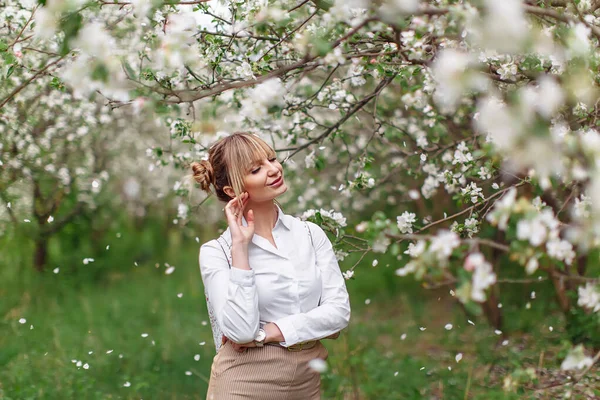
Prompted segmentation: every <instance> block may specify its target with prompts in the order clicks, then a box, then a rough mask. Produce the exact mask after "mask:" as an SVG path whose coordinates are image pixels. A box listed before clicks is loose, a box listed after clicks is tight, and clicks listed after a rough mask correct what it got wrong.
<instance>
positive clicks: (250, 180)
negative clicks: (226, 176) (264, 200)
mask: <svg viewBox="0 0 600 400" xmlns="http://www.w3.org/2000/svg"><path fill="white" fill-rule="evenodd" d="M244 186H245V189H246V191H247V192H252V191H255V190H256V189H257V188H258V187H259V186H262V184H260V179H259V177H258V176H255V175H250V176H248V177H247V178H246V179H245V182H244Z"/></svg>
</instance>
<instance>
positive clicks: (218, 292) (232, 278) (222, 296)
mask: <svg viewBox="0 0 600 400" xmlns="http://www.w3.org/2000/svg"><path fill="white" fill-rule="evenodd" d="M199 258H200V273H201V275H202V282H203V283H204V287H205V289H206V295H207V297H208V299H209V301H210V304H211V305H212V307H213V310H214V313H215V317H216V320H217V323H218V324H219V327H220V328H221V331H222V332H223V334H224V335H225V336H227V338H228V339H230V340H231V341H233V342H235V343H248V342H251V341H253V340H254V338H255V337H256V334H257V333H258V328H259V312H258V295H257V293H256V286H255V278H254V271H252V270H250V271H247V270H243V269H239V268H235V267H231V268H230V267H229V263H228V261H227V258H226V256H225V253H224V252H223V249H222V248H221V246H220V245H219V243H218V242H217V241H216V240H211V241H210V242H207V243H205V244H204V245H202V247H200V257H199Z"/></svg>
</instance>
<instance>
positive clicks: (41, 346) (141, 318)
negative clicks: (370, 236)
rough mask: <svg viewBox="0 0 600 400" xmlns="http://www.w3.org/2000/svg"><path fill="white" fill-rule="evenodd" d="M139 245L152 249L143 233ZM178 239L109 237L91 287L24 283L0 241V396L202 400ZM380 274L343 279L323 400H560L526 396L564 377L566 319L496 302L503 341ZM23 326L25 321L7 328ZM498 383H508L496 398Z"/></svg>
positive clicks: (367, 270) (202, 339)
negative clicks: (344, 322)
mask: <svg viewBox="0 0 600 400" xmlns="http://www.w3.org/2000/svg"><path fill="white" fill-rule="evenodd" d="M137 240H139V241H140V242H143V243H145V246H146V247H148V246H150V247H148V248H151V247H152V246H157V245H156V243H154V242H153V239H152V238H151V237H144V236H143V235H140V236H139V238H137V239H136V241H137ZM178 240H179V239H177V240H175V241H172V240H171V241H168V243H169V246H164V245H163V247H165V250H164V251H162V250H161V252H156V253H153V252H152V251H149V252H147V253H146V254H143V255H140V254H139V253H136V252H134V251H132V250H131V248H129V247H128V246H129V245H127V244H121V245H120V244H119V243H118V241H114V243H111V244H110V249H109V250H106V253H105V255H104V256H102V255H96V259H95V261H94V263H91V264H89V265H90V266H89V271H87V272H90V271H96V273H97V272H98V269H100V270H102V269H106V271H104V272H103V273H100V275H99V276H102V279H100V280H95V283H93V284H92V283H90V282H91V281H89V280H81V279H80V277H79V278H78V277H77V276H76V275H74V274H73V273H69V272H68V271H70V270H69V267H68V265H62V266H61V265H51V266H50V268H49V269H48V270H47V271H46V272H45V273H44V274H42V275H39V274H36V273H31V272H30V271H29V269H27V268H26V261H25V260H21V259H17V258H15V257H16V256H14V255H13V256H9V255H8V253H6V252H5V250H7V249H8V248H10V246H25V244H22V243H10V242H7V239H4V242H3V244H4V246H3V247H2V250H3V252H2V253H0V254H2V257H0V261H1V262H2V263H4V264H5V265H2V270H1V271H0V278H1V279H0V282H1V283H0V298H1V299H2V301H1V302H0V399H11V400H12V399H71V398H73V399H75V398H77V399H203V398H204V393H205V392H206V387H207V377H208V374H209V371H210V364H211V361H212V356H213V355H214V346H213V343H212V336H211V330H210V326H209V323H208V317H207V314H206V308H205V307H206V306H205V301H204V296H203V289H202V284H201V280H200V275H199V271H198V266H197V249H198V244H197V243H196V242H195V241H194V240H193V239H188V240H184V241H183V242H180V241H178ZM153 243H154V244H153ZM55 246H56V244H55ZM131 246H133V244H132V245H131ZM102 248H103V249H104V248H105V247H104V244H103V245H102ZM59 250H61V249H56V248H54V250H53V251H55V252H58V251H59ZM62 251H64V249H62ZM11 257H12V258H11ZM74 257H75V256H74ZM79 262H81V261H79ZM134 262H137V266H135V265H134ZM165 262H168V263H169V265H174V266H175V270H174V272H173V273H171V274H169V275H167V274H165V271H166V268H167V266H166V265H165ZM385 264H386V263H385V262H380V264H379V265H380V266H378V267H377V268H372V267H370V266H369V267H364V268H363V269H359V270H357V279H355V280H351V281H348V288H349V291H350V293H351V300H352V308H353V317H352V322H351V325H350V327H349V328H348V330H347V331H346V332H344V333H343V334H342V336H341V337H340V339H338V340H336V341H326V343H325V344H326V346H327V347H328V348H329V350H330V358H329V370H328V371H327V372H326V373H325V374H324V375H323V398H324V399H382V400H384V399H421V398H427V399H464V398H471V399H522V398H556V396H558V394H557V393H561V394H562V393H564V391H565V387H564V386H559V387H557V388H556V389H554V391H551V390H546V391H544V390H539V391H537V392H535V391H533V390H530V389H524V388H534V387H535V388H539V387H541V386H543V385H546V384H547V383H549V382H554V381H560V380H561V379H562V380H563V381H564V380H566V377H565V376H561V375H560V374H558V373H557V372H556V371H557V366H558V365H559V363H560V360H561V358H560V356H561V355H563V354H564V349H565V348H566V345H565V334H564V329H563V328H562V326H563V325H564V323H563V321H562V319H561V317H560V316H558V314H556V313H554V312H552V309H551V308H548V307H547V304H546V303H545V302H544V301H540V302H535V301H534V302H532V307H531V308H530V309H528V310H526V311H525V310H524V309H523V308H521V307H517V306H514V308H511V307H510V306H508V305H507V306H506V307H505V310H504V311H505V313H506V318H508V319H509V321H510V324H509V325H510V326H511V327H512V334H511V336H509V337H508V338H504V337H501V336H499V335H497V334H495V333H494V330H493V329H491V328H489V327H488V326H487V325H486V324H485V322H484V321H483V320H482V319H477V318H475V317H471V318H473V320H472V323H469V322H468V321H467V319H468V318H467V317H466V316H465V314H464V313H463V312H462V310H461V309H460V308H459V307H457V306H456V304H455V303H454V301H453V299H452V298H451V297H450V296H449V294H448V291H447V290H439V291H436V292H426V291H423V290H421V289H420V288H418V286H417V284H415V283H413V282H412V281H410V279H409V280H400V279H399V278H397V277H395V276H394V275H393V270H394V269H395V268H394V266H393V265H391V266H390V267H388V268H386V267H385ZM92 265H93V267H92ZM365 265H370V262H368V261H366V262H365ZM56 267H58V268H59V270H58V273H54V272H53V269H54V268H56ZM86 282H88V283H86ZM22 318H23V319H25V320H26V322H24V323H21V322H19V320H20V319H22ZM532 321H535V323H533V322H532ZM447 324H452V328H451V329H447ZM448 328H449V326H448ZM504 340H507V342H504V344H503V341H504ZM459 353H460V354H462V359H461V360H460V361H458V362H457V361H456V356H457V354H459ZM86 367H87V368H86ZM528 367H532V368H534V370H535V371H536V374H537V378H536V379H531V378H530V377H529V375H528V372H527V370H526V368H528ZM590 376H591V378H589V379H588V380H586V381H584V382H583V384H580V385H578V386H577V388H576V390H574V391H573V397H572V398H600V392H599V391H598V389H596V388H597V387H600V385H598V382H600V376H599V375H598V371H597V370H595V371H592V373H591V374H590ZM507 377H508V378H507ZM507 379H510V382H512V383H515V382H519V383H520V385H518V386H517V387H514V388H513V390H512V391H508V392H507V391H504V390H503V385H505V384H506V380H507ZM594 379H596V380H594ZM510 382H509V383H510ZM594 390H596V391H595V392H594ZM586 391H587V393H588V394H587V395H586V394H585V393H586ZM594 396H595V397H594Z"/></svg>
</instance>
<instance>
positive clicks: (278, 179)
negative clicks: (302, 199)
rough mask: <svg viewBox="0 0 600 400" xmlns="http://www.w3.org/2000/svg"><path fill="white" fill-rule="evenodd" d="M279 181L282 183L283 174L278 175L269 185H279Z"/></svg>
mask: <svg viewBox="0 0 600 400" xmlns="http://www.w3.org/2000/svg"><path fill="white" fill-rule="evenodd" d="M281 183H283V176H280V177H279V178H277V179H276V180H275V181H273V183H271V184H270V185H269V186H279V185H281Z"/></svg>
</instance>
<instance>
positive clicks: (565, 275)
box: [0, 0, 600, 380]
mask: <svg viewBox="0 0 600 400" xmlns="http://www.w3.org/2000/svg"><path fill="white" fill-rule="evenodd" d="M9 3H11V2H9ZM17 21H18V22H17ZM15 24H16V25H17V26H19V28H15V30H17V31H19V30H21V33H20V36H19V37H20V38H21V39H18V40H16V41H15V42H14V43H8V44H4V45H3V48H4V50H3V51H4V54H5V60H6V59H8V61H5V66H6V67H5V68H6V69H7V70H6V71H5V75H7V74H9V71H10V70H11V68H12V71H16V70H17V69H21V68H23V67H22V66H20V65H19V63H18V61H16V60H11V55H13V57H12V58H15V57H16V53H17V50H16V49H15V46H17V45H19V46H20V47H19V49H18V52H30V51H31V52H34V51H39V50H40V49H42V51H47V50H44V48H45V47H44V46H46V44H45V43H54V47H53V50H52V52H54V54H53V55H52V56H49V58H48V59H47V61H46V62H45V63H42V64H40V65H42V67H39V66H37V68H44V66H47V65H50V64H52V63H53V62H55V64H54V65H56V66H57V72H56V76H57V84H59V85H63V84H64V85H65V86H67V87H70V88H71V89H72V90H73V91H74V92H75V93H78V94H79V95H81V96H91V95H93V94H94V93H96V94H97V96H96V97H97V98H100V99H103V101H104V102H105V104H106V105H107V106H108V107H110V108H111V109H112V110H124V109H131V110H134V111H135V110H144V111H146V112H150V113H156V115H157V116H159V117H160V118H162V120H163V121H164V123H165V124H166V126H167V127H168V129H169V131H170V139H171V140H172V141H174V142H177V143H173V142H171V143H170V145H169V147H168V148H163V147H154V148H153V150H152V151H151V154H150V155H151V157H153V158H154V159H155V162H160V163H161V164H168V165H175V166H177V167H182V168H186V165H187V164H189V162H191V161H195V160H198V159H200V158H202V157H206V151H207V145H208V144H209V143H210V142H212V141H213V140H214V139H216V138H218V137H219V136H221V135H223V134H227V133H228V132H232V131H235V130H246V131H251V132H255V133H256V134H258V135H260V136H262V137H264V138H265V139H267V140H268V141H270V142H271V143H272V144H273V146H274V147H275V148H276V149H277V151H278V153H280V154H281V157H282V160H283V161H285V164H286V174H288V175H286V177H287V178H288V179H291V180H292V181H293V182H295V183H296V184H292V187H294V188H296V189H295V192H294V193H293V199H291V200H288V201H289V206H290V207H294V206H295V207H297V211H305V213H304V217H305V218H311V219H313V220H315V221H317V222H318V223H320V224H321V225H322V226H324V227H325V228H328V229H329V230H330V231H331V232H332V234H333V235H334V236H335V242H336V249H337V251H338V255H339V258H340V259H343V258H344V257H345V256H346V255H348V254H349V253H359V254H360V256H359V261H358V262H356V264H355V265H354V266H353V267H351V268H350V269H349V270H347V271H345V272H344V274H345V276H346V277H347V278H351V277H353V276H360V274H361V270H360V268H358V269H355V267H357V266H358V265H360V264H361V262H360V261H361V260H362V259H363V257H364V256H365V255H366V254H368V253H371V252H374V253H388V254H391V255H393V256H397V257H398V260H399V264H400V268H398V269H397V274H398V275H400V276H406V275H412V276H414V277H415V278H416V279H418V280H421V281H423V282H424V284H425V285H427V286H428V287H439V286H448V287H449V288H450V290H451V293H452V294H453V295H454V296H455V297H456V299H457V300H458V301H459V302H460V303H461V304H462V305H463V306H464V308H465V310H466V311H467V312H469V313H474V314H481V313H483V314H484V315H485V316H486V318H487V319H488V321H489V323H490V324H491V325H492V326H493V327H495V329H497V330H502V327H503V320H502V317H503V316H502V313H501V311H502V309H501V308H500V307H499V304H498V298H499V295H500V293H499V291H500V287H499V284H500V283H514V284H522V283H535V282H538V281H540V280H550V281H551V282H552V284H553V287H554V288H555V292H556V299H557V302H558V304H559V306H560V308H561V309H562V310H563V312H564V313H565V314H566V315H570V313H571V312H572V310H574V309H577V310H579V311H578V312H580V313H584V314H585V315H587V317H589V318H591V320H592V321H594V324H595V325H593V326H595V327H596V328H592V331H591V332H588V334H587V336H588V341H587V342H586V343H587V344H592V346H593V345H594V344H595V345H596V346H598V343H597V342H595V343H594V342H593V336H594V334H593V329H597V326H598V325H597V324H598V319H599V318H600V288H599V286H598V283H599V276H600V270H599V267H598V265H599V260H598V251H599V250H600V229H599V226H600V224H599V222H600V171H599V167H600V166H599V165H598V161H597V160H598V159H599V156H600V134H599V133H598V130H597V125H598V124H599V123H600V121H598V113H599V111H600V110H599V109H598V99H599V98H598V93H599V92H598V74H597V72H596V71H597V70H598V65H599V61H600V53H599V51H598V44H599V42H598V40H599V39H600V10H599V5H598V4H597V2H593V1H591V0H580V1H562V0H552V1H549V0H548V1H543V0H538V1H521V0H503V1H497V0H481V1H453V0H432V1H419V0H382V1H373V2H371V1H367V0H337V1H333V0H331V1H324V0H319V1H317V0H314V1H309V0H305V1H302V0H294V1H291V0H290V1H287V0H283V1H277V2H275V1H268V0H253V1H252V0H251V1H237V0H236V1H221V0H211V1H159V0H155V1H154V0H153V1H150V0H136V1H120V0H119V1H84V0H79V1H76V0H72V1H66V0H65V1H59V0H53V1H51V0H46V1H40V2H39V4H29V5H28V6H23V10H22V13H21V14H20V15H19V16H18V17H17V16H15ZM12 73H13V74H14V73H15V72H12ZM31 77H32V75H31V74H29V75H28V77H27V76H26V78H24V79H31ZM33 78H34V79H33V80H35V79H36V78H35V75H33ZM21 82H22V83H21V84H25V85H29V84H30V82H27V81H22V80H21ZM0 112H4V111H3V110H2V109H0ZM3 115H6V114H3ZM10 118H11V120H13V121H14V119H15V117H14V116H12V115H11V116H10ZM11 123H16V122H11ZM313 171H316V173H313ZM309 178H310V180H308V179H309ZM176 189H177V190H182V191H185V190H184V189H182V187H181V186H177V188H176ZM341 210H344V213H345V216H344V215H342V214H341V213H340V211H341ZM356 215H360V216H361V219H362V220H363V221H362V222H361V221H360V220H356V217H354V216H356ZM346 217H351V218H352V222H353V223H357V224H356V225H355V226H353V227H348V226H347V222H346ZM500 260H503V262H500ZM506 263H511V264H512V265H518V266H519V268H520V270H521V271H522V273H521V275H522V276H521V277H520V278H518V279H517V278H511V279H508V278H507V277H506V276H505V275H504V274H503V272H504V271H502V270H501V267H502V266H505V265H506ZM571 294H575V297H572V296H571ZM573 323H575V324H577V321H575V322H573ZM583 336H584V339H585V336H586V335H583ZM584 341H585V340H584ZM598 358H600V353H598V354H597V355H596V356H595V357H594V358H591V357H589V356H586V355H585V352H584V351H583V348H582V347H577V348H576V349H575V350H574V351H573V353H572V354H570V355H569V357H568V358H567V360H568V362H567V360H565V363H563V367H564V368H565V369H571V368H575V369H583V370H584V371H583V372H582V373H581V375H578V376H577V377H576V378H575V379H576V380H578V379H580V377H581V376H582V375H583V374H584V373H585V372H587V370H589V368H591V366H592V364H593V363H595V362H596V361H597V360H598Z"/></svg>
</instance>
